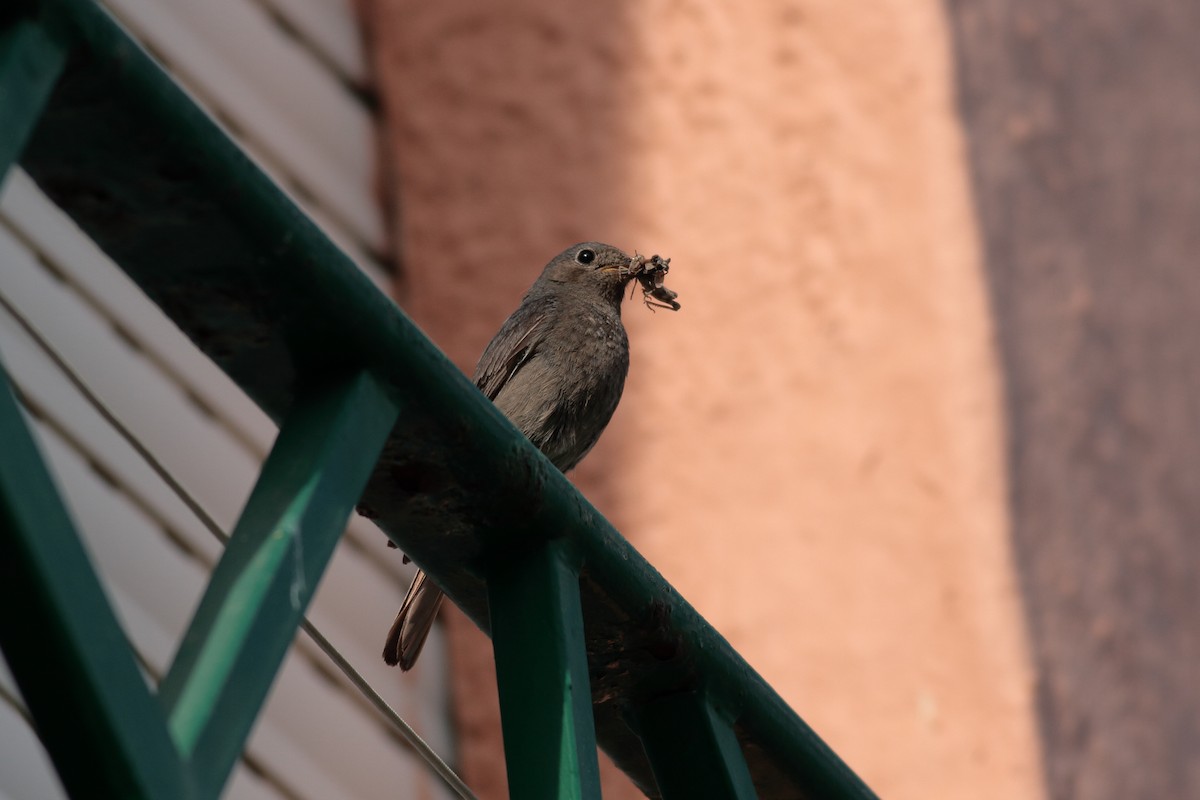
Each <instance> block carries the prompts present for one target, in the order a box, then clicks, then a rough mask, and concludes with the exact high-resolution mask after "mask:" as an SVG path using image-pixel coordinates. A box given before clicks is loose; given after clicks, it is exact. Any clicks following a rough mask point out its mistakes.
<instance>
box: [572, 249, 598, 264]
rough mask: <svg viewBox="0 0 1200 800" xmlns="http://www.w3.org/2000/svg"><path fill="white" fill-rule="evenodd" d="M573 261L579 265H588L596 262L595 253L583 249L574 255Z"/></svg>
mask: <svg viewBox="0 0 1200 800" xmlns="http://www.w3.org/2000/svg"><path fill="white" fill-rule="evenodd" d="M575 260H576V261H578V262H579V263H580V264H590V263H592V262H593V261H595V260H596V251H595V250H588V249H586V248H584V249H583V250H580V251H579V252H578V253H576V254H575Z"/></svg>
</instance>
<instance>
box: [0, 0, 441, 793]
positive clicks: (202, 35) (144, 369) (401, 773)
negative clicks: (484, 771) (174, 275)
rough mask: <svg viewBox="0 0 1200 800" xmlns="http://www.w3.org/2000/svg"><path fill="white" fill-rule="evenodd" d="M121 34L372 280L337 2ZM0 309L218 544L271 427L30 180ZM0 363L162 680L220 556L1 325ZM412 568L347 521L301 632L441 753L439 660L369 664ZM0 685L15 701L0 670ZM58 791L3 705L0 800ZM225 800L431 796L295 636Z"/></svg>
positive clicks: (366, 153) (360, 706)
mask: <svg viewBox="0 0 1200 800" xmlns="http://www.w3.org/2000/svg"><path fill="white" fill-rule="evenodd" d="M107 6H108V7H109V8H110V9H111V10H112V12H113V13H114V16H116V17H117V18H118V19H119V20H120V21H121V23H122V24H123V25H125V26H126V27H127V29H128V30H129V31H130V32H131V33H133V35H134V36H135V37H137V38H138V39H139V40H141V41H142V42H143V43H145V44H146V46H147V47H148V49H150V51H151V52H152V53H153V54H154V55H155V56H156V57H158V58H160V59H161V60H162V61H163V62H164V64H165V65H166V66H167V67H168V68H170V69H171V70H172V71H173V72H174V73H175V75H176V76H177V77H178V79H179V80H180V82H181V83H182V84H183V85H184V86H185V87H186V88H187V89H188V90H189V91H190V92H191V93H192V95H193V96H194V97H195V98H196V99H197V100H198V101H199V102H200V103H201V104H203V105H204V106H206V107H207V108H208V109H209V110H210V111H211V112H212V113H213V114H214V116H215V117H216V118H217V119H219V120H220V121H221V123H222V124H223V125H225V127H226V128H227V129H228V130H229V131H230V132H231V133H232V134H233V135H234V136H235V137H236V138H237V139H238V140H239V141H240V142H241V143H242V144H243V145H244V146H245V147H246V148H247V150H249V151H250V152H251V154H252V155H253V156H254V157H255V158H256V159H257V160H258V162H259V163H260V164H261V165H262V166H263V167H264V169H266V170H267V171H268V172H269V173H270V174H271V175H272V176H273V177H274V178H275V180H276V181H277V182H278V183H279V184H280V185H281V186H282V187H284V189H285V190H286V191H288V192H289V193H290V194H291V195H292V196H293V197H294V198H296V199H297V200H298V202H300V203H301V205H302V206H304V207H305V209H306V210H307V211H308V212H309V213H310V214H311V215H312V216H313V217H314V218H315V219H316V220H317V221H318V223H319V224H321V225H322V226H323V227H324V228H325V230H326V231H327V232H328V233H329V235H330V236H331V237H332V238H333V239H334V240H335V241H337V242H338V243H339V244H340V245H342V246H343V248H344V249H346V251H347V252H348V253H350V255H351V256H352V257H353V258H354V259H355V260H356V261H357V262H358V263H359V264H360V266H361V267H362V268H363V269H364V271H366V272H367V273H368V274H369V275H371V276H372V277H373V278H374V279H375V280H376V281H377V282H379V283H380V285H381V286H382V285H385V284H386V277H385V275H384V273H383V271H382V270H381V269H380V267H379V265H378V264H377V263H376V261H375V259H374V257H373V255H372V254H374V253H379V252H382V251H383V249H384V230H383V223H382V218H381V214H380V210H379V208H378V205H377V203H376V201H375V196H374V183H373V182H374V180H375V165H374V163H373V162H374V153H375V148H374V143H373V141H372V125H373V120H372V118H371V115H370V113H369V111H368V109H366V108H365V107H364V105H363V104H362V102H361V101H360V99H359V98H358V96H357V94H356V92H355V91H353V88H352V87H354V86H356V85H362V84H363V83H364V82H365V66H364V57H363V53H362V51H361V48H360V44H359V37H358V31H357V28H356V21H355V19H354V15H353V13H352V10H351V8H350V6H349V0H204V1H203V2H196V0H107ZM0 294H3V295H4V297H6V298H7V299H8V300H9V301H10V302H11V303H13V304H14V305H15V306H16V307H17V308H19V309H20V310H21V312H22V314H23V315H25V316H26V317H27V318H29V319H30V320H31V321H32V323H33V324H34V325H35V326H36V327H37V328H38V329H39V330H40V331H41V333H42V335H43V336H45V337H46V338H47V339H49V340H50V342H51V343H52V344H53V346H54V347H55V348H56V349H57V350H58V351H59V352H60V353H62V354H63V355H64V356H65V357H66V359H67V360H68V361H69V362H70V364H71V365H72V367H73V368H74V369H75V370H76V371H77V372H78V373H79V374H80V375H81V376H82V378H83V380H84V381H85V382H86V383H87V384H88V385H89V386H91V388H92V389H93V391H95V392H96V393H97V394H99V395H100V397H101V398H102V399H103V401H104V402H105V404H106V405H107V406H108V407H109V408H110V409H111V410H112V411H113V412H114V413H115V415H116V416H117V417H118V418H119V419H121V420H122V421H123V422H124V423H125V424H126V425H127V426H129V427H131V428H132V429H133V430H134V432H135V434H136V435H137V436H138V437H139V438H140V439H141V440H142V441H143V443H145V444H146V445H147V446H148V447H149V448H150V450H151V451H152V452H154V453H155V454H156V455H157V456H158V457H159V458H160V459H161V460H162V461H163V463H164V464H165V466H166V467H167V469H168V470H169V471H170V472H172V473H173V474H174V476H175V477H176V479H177V480H179V481H180V482H181V483H182V484H183V485H184V486H185V487H186V488H187V489H188V490H189V492H190V493H191V494H192V495H193V496H194V497H196V498H197V499H198V500H199V502H200V503H201V505H202V506H204V507H205V508H206V509H207V510H208V511H209V513H210V514H211V515H212V516H213V517H214V518H215V519H216V520H217V521H218V523H219V524H220V525H222V526H223V527H224V528H225V529H226V530H228V529H229V528H230V527H232V525H233V523H234V521H235V520H236V518H237V515H238V512H239V511H240V509H241V506H242V504H243V503H244V501H245V499H246V497H247V496H248V494H249V492H250V489H251V486H252V485H253V482H254V479H255V477H256V475H257V472H258V467H259V465H260V463H261V461H262V459H263V457H264V456H265V454H266V452H267V450H268V448H269V447H270V445H271V442H272V441H273V439H274V436H275V427H274V425H273V424H272V423H271V422H270V421H269V420H268V419H267V418H266V417H265V416H264V415H263V414H262V413H261V412H260V411H259V410H258V408H257V407H256V406H255V405H254V404H253V403H252V402H250V401H249V400H248V399H247V398H246V397H245V396H244V395H242V394H241V392H240V391H239V390H238V389H237V388H236V387H235V386H234V385H233V384H232V383H231V382H230V381H229V380H228V379H227V378H226V377H225V376H224V374H223V373H221V372H220V371H219V370H218V369H217V368H216V367H215V366H214V365H213V364H212V363H211V362H209V361H208V360H207V359H206V358H205V357H204V356H203V355H202V354H200V353H199V352H198V351H197V350H196V349H195V348H194V347H193V346H192V345H191V343H190V342H189V341H188V340H187V339H186V338H185V337H184V336H183V335H182V334H181V333H179V331H178V330H177V329H176V328H175V327H174V326H173V324H172V323H171V322H170V321H169V320H168V319H167V318H166V317H164V316H163V315H162V314H161V312H160V311H159V310H158V308H157V307H156V306H154V305H153V304H152V303H150V302H149V301H148V300H147V299H146V298H145V297H144V296H143V295H142V294H141V293H140V291H139V290H138V289H137V288H136V287H135V286H134V285H133V284H131V283H130V281H129V280H128V279H127V278H126V277H125V275H124V274H123V273H122V272H121V271H120V270H119V269H118V268H117V267H116V266H115V265H114V264H113V263H112V262H111V261H109V259H108V258H107V257H106V256H104V255H103V254H102V253H101V252H100V251H99V250H97V249H96V247H95V246H94V245H93V244H92V243H91V242H90V240H88V239H87V237H85V236H84V235H83V234H82V233H81V232H80V231H79V230H78V229H77V228H76V227H75V226H74V225H73V224H72V223H71V221H70V220H69V219H68V218H66V217H65V216H64V215H63V214H62V213H61V212H59V211H58V210H57V209H56V208H55V207H54V206H53V205H52V204H51V203H49V202H48V201H47V200H46V199H45V197H43V196H42V195H41V193H40V192H39V191H38V189H37V187H36V186H35V185H34V184H33V182H32V181H31V180H30V179H29V178H28V177H27V176H26V175H24V174H23V173H21V172H20V170H14V171H13V172H12V173H11V174H10V176H9V178H8V180H7V182H6V184H5V185H4V189H3V193H2V194H0ZM0 358H2V359H3V362H4V364H5V367H6V368H7V370H8V372H9V374H10V376H11V379H12V380H13V382H14V384H15V385H16V387H17V388H18V390H19V392H20V393H21V394H22V396H23V399H24V401H25V402H26V404H27V410H28V412H29V416H30V419H31V422H32V424H33V427H34V430H35V432H36V434H37V436H38V438H39V441H40V444H41V446H42V450H43V453H44V455H45V456H46V458H47V459H48V461H49V463H50V465H51V467H52V469H53V471H54V474H55V477H56V478H57V481H58V484H59V486H60V488H61V491H62V493H63V495H64V498H65V500H66V501H67V504H68V506H69V508H70V510H71V512H72V516H73V518H74V520H75V522H76V525H77V526H78V528H79V530H80V532H81V535H82V536H83V538H84V541H85V544H86V546H87V548H88V550H89V552H90V553H91V555H92V558H93V559H94V561H95V563H96V565H97V568H98V569H99V571H100V574H101V577H102V580H103V581H104V583H105V585H106V588H107V590H108V592H109V596H110V598H111V600H112V602H113V603H114V605H115V607H116V610H117V613H118V615H119V617H120V619H121V621H122V624H123V625H124V627H125V630H126V632H127V634H128V635H129V636H130V638H131V640H132V641H133V643H134V645H135V647H136V648H137V650H138V652H139V653H140V654H141V655H142V657H143V658H144V660H145V662H146V664H147V665H148V669H149V671H150V673H151V679H152V680H153V679H155V678H157V676H159V675H161V673H162V672H163V671H164V670H165V669H166V667H167V665H168V664H169V663H170V659H171V657H172V655H173V653H174V651H175V647H176V644H177V642H178V641H179V638H180V636H181V635H182V633H183V630H184V628H185V626H186V625H187V622H188V620H189V619H190V616H191V613H192V611H193V609H194V607H195V604H196V603H197V601H198V600H199V597H200V593H201V591H202V590H203V587H204V584H205V581H206V580H207V574H208V572H209V570H210V569H211V567H212V564H213V563H214V562H215V561H216V559H217V558H218V557H219V555H220V545H219V544H218V543H217V542H216V541H215V540H214V539H213V538H212V537H211V536H210V534H209V533H207V532H206V531H205V530H204V528H203V526H202V525H201V524H200V523H199V522H198V521H197V520H196V519H195V517H194V516H193V515H192V514H191V513H190V512H189V511H188V510H187V508H186V507H185V506H184V505H183V503H181V502H180V501H179V500H178V499H177V498H176V497H175V496H174V495H173V494H172V492H171V491H170V490H169V489H168V488H167V487H166V486H165V485H164V484H163V483H162V482H161V481H160V480H159V479H158V478H157V476H156V475H155V474H154V473H153V471H152V470H150V468H149V467H147V465H146V464H145V463H143V462H142V460H141V459H140V458H139V457H138V455H137V454H136V453H135V452H134V451H133V450H132V449H131V448H130V447H129V446H128V445H127V444H126V443H125V442H124V441H123V440H122V439H121V438H120V437H119V436H118V435H117V434H116V433H115V432H114V431H113V430H112V429H111V428H110V427H109V426H108V425H107V424H106V423H105V422H104V421H103V419H102V418H101V417H100V416H99V415H98V414H97V413H96V412H95V410H94V409H92V408H91V407H90V406H89V405H88V404H87V402H85V400H84V398H83V397H82V396H81V395H80V394H79V393H78V392H77V391H76V390H75V389H74V388H73V387H72V386H71V385H70V384H69V383H68V382H67V380H66V379H65V378H64V377H63V375H62V374H61V373H60V372H59V370H58V369H57V368H56V367H55V366H54V365H53V364H52V362H51V361H50V360H49V359H48V358H47V357H46V356H45V355H44V354H43V353H42V352H41V351H40V350H39V349H38V348H37V347H36V345H35V344H34V343H33V342H32V341H31V340H30V339H29V337H28V336H27V335H26V334H25V333H24V332H23V331H22V330H21V328H20V327H19V326H18V325H17V324H16V323H15V322H14V321H13V320H12V318H11V317H9V316H8V315H7V314H6V313H4V312H3V311H2V310H0ZM406 579H407V569H406V568H404V567H402V566H401V564H400V557H399V555H398V554H397V552H396V551H395V550H389V549H387V548H386V547H385V539H384V537H383V535H382V534H381V533H380V532H379V531H378V530H376V529H375V528H374V527H373V526H372V525H371V524H369V523H367V522H366V521H365V520H362V519H359V518H355V519H354V520H353V521H352V522H351V525H350V529H349V535H348V536H347V537H346V538H345V540H344V541H343V543H342V544H341V545H340V546H339V548H338V550H337V554H336V555H335V557H334V560H333V563H332V564H331V565H330V568H329V572H328V573H327V575H326V577H325V579H324V581H323V583H322V585H321V588H320V590H319V592H318V595H317V599H316V602H315V603H314V606H313V608H312V610H311V612H310V615H309V616H310V618H311V619H313V621H314V622H315V623H316V624H317V625H318V626H319V627H321V628H322V629H323V631H324V632H325V633H326V635H327V636H329V638H330V639H331V640H332V641H333V643H334V644H335V645H336V646H337V647H338V648H339V649H340V650H341V651H342V652H343V653H344V654H345V655H346V656H347V657H348V658H349V659H350V661H351V662H352V663H353V664H355V666H357V667H358V668H359V670H360V671H362V672H363V673H364V674H365V675H366V677H367V678H368V680H370V681H371V682H372V684H373V685H375V687H376V688H377V689H378V690H379V691H380V692H381V693H382V694H383V695H384V697H385V698H387V699H388V701H389V702H390V703H392V705H393V706H394V707H395V708H396V709H397V710H398V711H399V712H400V713H401V715H403V716H404V717H405V718H407V719H408V720H409V721H410V722H411V723H412V724H413V725H414V726H415V727H416V728H417V729H418V731H419V732H421V733H422V735H424V736H425V737H426V738H427V740H428V741H430V743H431V744H432V745H433V746H434V748H435V749H437V750H438V751H439V752H441V753H442V754H443V755H444V756H446V757H451V756H452V755H453V753H452V742H451V737H450V731H449V726H448V697H447V686H446V684H445V671H446V670H445V668H444V650H443V647H442V643H441V641H440V639H438V640H435V641H433V642H431V644H430V647H429V649H428V651H427V652H426V653H425V654H424V655H423V656H422V664H421V667H420V668H419V669H418V670H417V671H416V673H415V674H413V675H408V676H403V677H402V676H401V674H400V673H399V672H398V671H395V670H391V669H388V668H386V667H385V666H384V665H383V663H382V660H381V659H380V656H379V651H380V649H381V645H382V638H383V634H384V633H385V632H386V628H387V626H388V624H389V623H390V622H391V615H392V614H393V613H394V611H395V609H396V605H397V602H398V601H399V599H400V596H401V593H402V589H403V586H402V585H401V584H402V583H403V581H404V580H406ZM0 686H2V687H3V688H4V689H5V690H7V692H8V693H10V694H15V687H14V686H13V682H12V679H11V676H10V675H8V673H7V672H6V671H5V670H4V669H3V668H2V664H0ZM61 796H63V793H62V789H61V787H60V786H59V784H58V781H57V778H56V777H55V776H54V772H53V769H52V767H51V766H50V765H49V762H48V761H47V759H46V757H45V754H44V752H43V751H42V748H41V745H40V744H39V742H38V740H37V738H36V736H34V734H33V733H32V731H31V730H30V729H29V727H28V725H27V724H26V723H25V721H24V719H23V718H22V716H21V715H20V713H19V711H18V709H16V708H14V706H13V705H12V704H10V703H8V702H6V701H4V700H2V699H0V799H2V798H12V799H13V800H25V799H26V798H30V799H32V798H55V797H61ZM227 796H228V797H234V798H312V799H313V800H317V799H321V800H325V799H328V798H396V797H408V796H412V797H429V798H437V797H445V796H448V793H447V792H445V791H444V790H443V789H442V788H441V785H440V784H439V783H438V782H437V781H436V780H435V779H433V778H430V777H428V774H427V773H426V771H425V770H424V769H423V768H422V767H421V766H420V765H419V764H417V762H416V761H415V760H414V758H413V757H412V756H411V754H410V752H409V751H408V749H407V748H406V747H405V746H403V745H402V744H400V743H399V742H398V740H397V739H396V738H395V736H394V735H393V734H392V733H391V732H390V731H389V730H388V729H387V727H386V725H385V724H384V723H382V722H381V721H380V720H379V719H378V718H377V716H376V714H375V713H374V711H373V710H372V709H370V708H368V707H367V706H366V704H365V703H364V701H362V699H361V698H360V697H359V696H358V695H357V694H356V692H355V691H354V690H353V689H352V688H350V687H349V685H348V684H347V683H345V682H344V680H343V679H342V678H341V676H340V673H337V672H336V669H334V668H333V667H332V665H329V664H328V663H327V661H326V660H325V658H324V656H323V655H322V654H321V653H320V652H319V651H317V650H316V648H315V647H314V646H312V645H311V643H310V642H308V640H307V639H306V638H305V637H303V636H301V637H299V638H298V639H297V644H296V646H294V647H293V650H292V652H291V654H290V655H289V657H288V659H287V662H286V665H285V667H284V669H283V672H282V673H281V675H280V677H279V680H278V682H277V683H276V686H275V688H274V689H273V691H272V694H271V697H270V699H269V701H268V705H267V709H266V712H265V714H264V715H263V717H262V718H261V720H260V722H259V724H258V726H257V727H256V729H255V732H254V734H253V736H252V738H251V741H250V745H249V749H248V753H247V756H246V758H245V759H244V761H243V763H242V764H240V765H239V766H238V768H237V770H236V771H235V773H234V778H233V780H232V782H231V784H230V788H229V790H228V792H227Z"/></svg>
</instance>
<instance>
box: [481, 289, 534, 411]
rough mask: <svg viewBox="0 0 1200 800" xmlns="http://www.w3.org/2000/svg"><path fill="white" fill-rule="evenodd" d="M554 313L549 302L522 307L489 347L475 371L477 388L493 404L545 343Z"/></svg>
mask: <svg viewBox="0 0 1200 800" xmlns="http://www.w3.org/2000/svg"><path fill="white" fill-rule="evenodd" d="M551 311H552V309H551V308H550V303H549V301H545V302H540V303H537V302H529V301H526V302H525V303H522V304H521V307H520V308H518V309H517V310H516V311H515V312H513V315H512V316H511V317H509V319H508V321H507V322H505V323H504V326H503V327H501V328H500V332H499V333H497V334H496V336H495V338H493V339H492V341H491V342H489V343H488V346H487V348H486V349H484V351H483V355H482V356H480V358H479V365H478V366H476V367H475V385H476V386H478V387H479V390H480V391H481V392H483V393H484V394H485V395H487V397H488V399H489V400H495V399H496V395H498V394H500V390H501V389H503V388H504V385H505V384H506V383H508V382H509V380H511V379H512V376H513V375H516V374H517V372H518V371H519V370H520V369H521V367H522V366H524V365H525V364H526V363H528V361H529V359H530V358H532V357H533V355H534V353H536V352H537V349H538V347H539V346H540V345H541V343H542V342H543V341H545V338H546V334H547V329H548V328H549V325H547V323H546V321H547V319H548V318H549V317H550V313H551Z"/></svg>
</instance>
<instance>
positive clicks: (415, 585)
mask: <svg viewBox="0 0 1200 800" xmlns="http://www.w3.org/2000/svg"><path fill="white" fill-rule="evenodd" d="M445 596H446V595H444V594H443V593H442V590H441V589H439V588H438V587H437V586H435V585H434V583H433V581H431V580H430V579H429V576H428V575H426V574H425V572H424V570H420V571H418V572H417V576H416V577H415V578H413V582H412V586H410V587H408V594H406V595H405V596H404V602H403V603H402V604H401V605H400V611H399V612H397V613H396V621H395V622H393V623H392V629H391V630H390V631H388V636H387V644H385V645H384V646H383V660H384V661H386V662H387V663H388V665H389V666H393V667H394V666H396V665H397V664H399V665H400V669H402V670H404V671H406V672H407V671H408V670H410V669H412V666H413V664H415V663H416V662H417V656H419V655H420V654H421V648H422V647H424V646H425V639H426V638H428V636H429V631H431V630H433V621H434V620H435V619H437V613H438V609H439V608H441V606H442V600H443V599H444V598H445Z"/></svg>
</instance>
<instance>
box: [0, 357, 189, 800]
mask: <svg viewBox="0 0 1200 800" xmlns="http://www.w3.org/2000/svg"><path fill="white" fill-rule="evenodd" d="M0 648H2V649H3V651H4V659H5V661H7V662H8V666H9V669H11V670H12V674H13V677H14V678H15V679H16V681H17V686H18V687H19V688H20V690H21V696H22V697H23V698H24V699H25V702H26V703H27V704H28V705H29V710H30V712H31V713H32V715H33V718H34V719H35V720H37V733H38V736H39V737H40V738H41V740H42V741H43V742H44V743H45V745H46V750H47V751H48V752H49V753H50V757H51V758H52V759H53V760H54V766H55V767H56V768H57V770H58V774H59V776H60V777H61V778H62V781H63V785H64V786H65V787H66V789H67V792H68V793H70V795H71V796H72V797H94V798H112V800H121V798H139V799H140V800H151V798H153V799H154V800H171V798H188V797H191V796H192V795H191V787H190V785H189V784H188V782H187V780H186V776H185V773H184V771H183V769H182V767H181V765H180V760H179V756H178V754H177V753H176V751H175V748H174V746H173V745H172V742H171V738H170V736H168V734H167V728H166V724H165V721H164V720H163V717H162V714H161V712H160V710H159V706H158V704H157V703H155V702H154V697H153V695H152V694H151V693H150V690H149V688H148V687H147V686H146V682H145V681H144V680H143V679H142V676H141V674H140V673H139V672H138V668H137V664H136V662H135V661H134V658H133V651H132V649H131V648H130V646H129V642H128V641H127V640H126V638H125V634H124V632H122V630H121V628H120V626H119V625H118V624H117V619H116V617H115V616H114V615H113V611H112V607H111V606H110V605H109V602H108V600H107V598H106V597H105V596H104V591H103V590H102V589H101V587H100V582H99V580H98V579H97V577H96V572H95V570H94V569H93V568H92V565H91V562H90V561H89V559H88V557H87V553H86V552H85V551H84V549H83V545H82V544H81V543H80V541H79V537H78V535H77V534H76V533H75V528H74V526H73V525H72V524H71V521H70V519H69V518H68V517H67V512H66V510H65V509H64V508H63V505H62V501H61V500H60V499H59V497H58V493H57V492H56V491H55V489H54V484H53V482H52V481H51V479H50V475H49V473H48V472H47V470H46V465H45V463H44V462H43V461H42V458H41V455H40V454H39V453H38V450H37V447H36V445H35V444H34V442H33V437H32V436H31V435H30V431H29V429H28V428H27V427H26V425H25V422H24V420H23V419H22V417H21V412H20V409H19V408H18V406H17V403H16V399H15V398H14V397H13V394H12V392H11V391H10V390H9V386H8V380H7V376H6V375H5V372H4V369H3V368H2V367H0Z"/></svg>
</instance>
